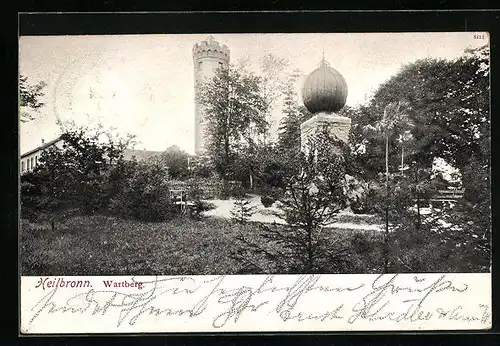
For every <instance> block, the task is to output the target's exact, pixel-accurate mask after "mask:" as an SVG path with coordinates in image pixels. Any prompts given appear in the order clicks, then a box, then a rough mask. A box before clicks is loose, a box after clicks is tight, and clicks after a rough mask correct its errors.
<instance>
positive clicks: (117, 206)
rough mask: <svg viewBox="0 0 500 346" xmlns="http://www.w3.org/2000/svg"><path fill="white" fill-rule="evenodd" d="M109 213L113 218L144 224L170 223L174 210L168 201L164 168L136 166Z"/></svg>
mask: <svg viewBox="0 0 500 346" xmlns="http://www.w3.org/2000/svg"><path fill="white" fill-rule="evenodd" d="M109 210H110V212H111V213H112V214H115V215H120V216H123V217H130V218H134V219H138V220H144V221H164V220H168V219H171V218H172V217H173V216H174V215H175V213H176V208H175V205H174V204H173V201H172V200H171V198H170V191H169V184H168V177H167V174H166V170H165V169H164V167H162V166H160V165H157V164H147V165H146V164H139V163H136V164H135V165H134V168H133V169H132V171H131V172H129V176H127V177H124V179H123V181H122V183H121V186H120V189H119V191H118V193H117V195H116V196H115V197H113V198H112V200H111V202H110V205H109Z"/></svg>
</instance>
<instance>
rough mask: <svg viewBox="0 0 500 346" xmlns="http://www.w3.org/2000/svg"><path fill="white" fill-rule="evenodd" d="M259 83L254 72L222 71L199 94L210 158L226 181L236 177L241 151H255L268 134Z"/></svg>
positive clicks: (217, 72) (230, 69)
mask: <svg viewBox="0 0 500 346" xmlns="http://www.w3.org/2000/svg"><path fill="white" fill-rule="evenodd" d="M259 83H260V80H259V78H258V77H257V76H255V75H253V74H252V73H249V72H246V71H239V70H236V69H235V68H232V67H230V68H227V69H226V68H222V69H218V70H217V71H216V74H215V76H214V78H213V79H212V80H209V81H208V82H207V83H206V84H205V85H204V86H203V87H202V91H201V92H200V95H199V97H200V104H201V105H202V106H203V108H204V112H205V114H206V117H205V119H206V129H207V133H206V135H207V139H208V140H207V142H208V143H207V150H208V155H209V157H210V158H211V160H212V162H213V165H214V168H215V170H216V171H217V173H218V174H219V176H220V177H221V178H222V179H224V180H230V179H233V178H235V177H234V176H233V172H234V167H235V161H236V159H237V157H238V153H239V152H240V150H241V149H242V148H250V151H252V150H253V149H252V148H254V146H255V143H256V141H257V140H258V138H259V136H260V135H262V134H263V133H264V132H265V131H266V128H267V123H266V121H265V118H264V112H265V110H266V109H265V107H266V103H265V101H264V99H263V98H262V95H261V90H260V84H259Z"/></svg>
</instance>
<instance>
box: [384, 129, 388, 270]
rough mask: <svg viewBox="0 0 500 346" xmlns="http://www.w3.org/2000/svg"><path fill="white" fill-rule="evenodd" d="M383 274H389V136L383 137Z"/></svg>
mask: <svg viewBox="0 0 500 346" xmlns="http://www.w3.org/2000/svg"><path fill="white" fill-rule="evenodd" d="M384 248H385V249H384V252H385V253H384V272H385V273H386V274H387V273H388V272H389V135H386V137H385V237H384Z"/></svg>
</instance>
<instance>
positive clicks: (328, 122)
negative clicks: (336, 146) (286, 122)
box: [300, 113, 351, 151]
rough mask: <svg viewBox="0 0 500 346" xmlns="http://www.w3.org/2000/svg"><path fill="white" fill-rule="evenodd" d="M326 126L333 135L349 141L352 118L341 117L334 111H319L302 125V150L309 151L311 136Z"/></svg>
mask: <svg viewBox="0 0 500 346" xmlns="http://www.w3.org/2000/svg"><path fill="white" fill-rule="evenodd" d="M325 126H326V127H327V128H329V130H330V133H331V135H332V136H335V137H337V138H339V139H340V140H342V141H344V142H346V143H347V142H348V140H349V131H350V129H351V119H350V118H347V117H340V116H337V115H335V114H333V113H332V114H327V113H319V114H317V115H315V116H313V117H312V118H311V119H309V120H307V121H305V122H303V123H302V124H301V125H300V142H301V148H302V150H304V151H307V142H308V139H309V138H310V136H313V135H315V134H316V133H317V131H318V130H319V129H321V128H323V127H325Z"/></svg>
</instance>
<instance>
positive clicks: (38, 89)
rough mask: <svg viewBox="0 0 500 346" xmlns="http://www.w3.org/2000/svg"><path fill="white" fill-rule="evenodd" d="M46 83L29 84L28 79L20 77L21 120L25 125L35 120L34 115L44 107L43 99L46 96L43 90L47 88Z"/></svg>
mask: <svg viewBox="0 0 500 346" xmlns="http://www.w3.org/2000/svg"><path fill="white" fill-rule="evenodd" d="M46 85H47V84H46V83H45V82H44V81H41V82H38V83H37V84H29V83H28V77H26V76H23V75H20V76H19V106H20V108H21V110H20V111H21V112H20V120H21V122H23V123H25V122H28V121H30V120H33V119H35V117H34V114H33V113H36V112H38V110H39V109H40V108H41V107H43V106H44V104H45V103H44V102H43V101H42V98H43V96H44V93H43V89H44V88H45V87H46Z"/></svg>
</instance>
